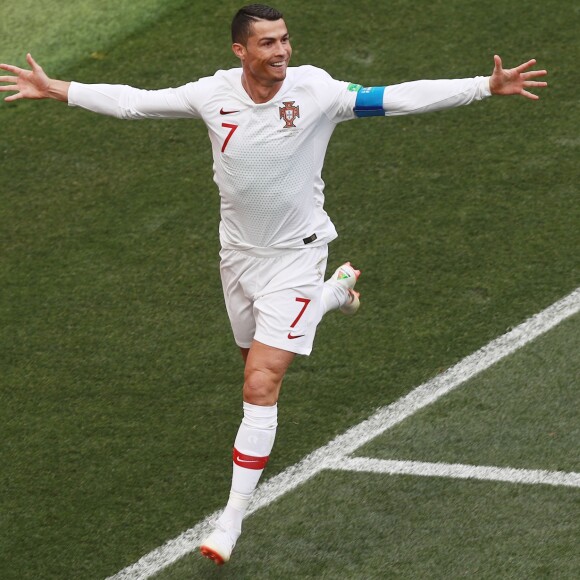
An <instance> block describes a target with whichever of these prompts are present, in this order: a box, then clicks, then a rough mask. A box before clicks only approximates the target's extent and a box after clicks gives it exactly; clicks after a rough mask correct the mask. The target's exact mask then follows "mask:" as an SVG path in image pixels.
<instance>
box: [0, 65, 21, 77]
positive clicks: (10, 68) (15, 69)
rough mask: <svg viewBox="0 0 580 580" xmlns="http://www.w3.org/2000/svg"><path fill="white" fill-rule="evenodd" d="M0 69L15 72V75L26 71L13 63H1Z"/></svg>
mask: <svg viewBox="0 0 580 580" xmlns="http://www.w3.org/2000/svg"><path fill="white" fill-rule="evenodd" d="M0 69H2V70H7V71H8V72H11V73H14V74H15V75H19V74H21V73H23V72H24V70H23V69H21V68H19V67H17V66H14V65H12V64H0Z"/></svg>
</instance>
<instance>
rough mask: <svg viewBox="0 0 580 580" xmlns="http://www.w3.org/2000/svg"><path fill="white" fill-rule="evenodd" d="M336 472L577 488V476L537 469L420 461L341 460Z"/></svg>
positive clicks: (348, 458) (578, 478)
mask: <svg viewBox="0 0 580 580" xmlns="http://www.w3.org/2000/svg"><path fill="white" fill-rule="evenodd" d="M331 469H333V470H336V471H357V472H362V473H383V474H389V475H419V476H423V477H450V478H455V479H478V480H482V481H502V482H506V483H525V484H536V485H537V484H544V485H556V486H564V487H580V473H575V472H566V471H544V470H541V469H515V468H512V467H495V466H490V465H464V464H461V463H427V462H424V461H394V460H385V459H375V458H372V457H345V458H343V459H342V460H341V461H340V463H338V462H337V463H336V464H335V465H333V466H332V468H331Z"/></svg>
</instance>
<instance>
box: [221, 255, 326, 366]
mask: <svg viewBox="0 0 580 580" xmlns="http://www.w3.org/2000/svg"><path fill="white" fill-rule="evenodd" d="M220 257H221V263H220V272H221V279H222V286H223V290H224V298H225V302H226V309H227V311H228V316H229V317H230V323H231V325H232V330H233V333H234V339H235V341H236V344H237V345H238V346H239V347H241V348H249V347H250V346H251V344H252V341H253V340H257V341H259V342H261V343H263V344H266V345H268V346H273V347H276V348H281V349H283V350H287V351H290V352H295V353H297V354H305V355H308V354H310V352H311V351H312V344H313V342H314V335H315V334H316V327H317V326H318V323H319V322H320V319H321V318H322V312H323V310H322V288H323V284H324V272H325V271H326V261H327V259H328V246H326V245H323V246H315V247H312V248H305V249H300V250H293V251H289V252H286V253H284V254H282V255H280V256H276V257H273V258H272V257H271V258H258V257H255V256H251V255H248V254H247V252H239V251H236V250H224V249H222V251H221V252H220Z"/></svg>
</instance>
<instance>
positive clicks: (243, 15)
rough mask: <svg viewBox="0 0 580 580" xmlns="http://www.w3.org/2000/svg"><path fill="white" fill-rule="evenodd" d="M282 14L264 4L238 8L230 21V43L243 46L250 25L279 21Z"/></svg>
mask: <svg viewBox="0 0 580 580" xmlns="http://www.w3.org/2000/svg"><path fill="white" fill-rule="evenodd" d="M281 18H283V15H282V12H280V11H279V10H276V8H272V7H271V6H266V5H265V4H249V5H248V6H244V7H243V8H240V9H239V10H238V11H237V12H236V15H235V16H234V19H233V20H232V42H237V43H239V44H243V45H245V44H246V43H247V42H248V38H249V36H250V31H251V27H252V24H253V23H254V22H256V20H280V19H281Z"/></svg>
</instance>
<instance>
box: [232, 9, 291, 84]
mask: <svg viewBox="0 0 580 580" xmlns="http://www.w3.org/2000/svg"><path fill="white" fill-rule="evenodd" d="M232 48H233V51H234V53H235V54H236V56H237V57H238V58H239V59H240V60H241V61H242V67H243V69H244V75H245V76H246V78H247V80H249V81H250V82H256V83H259V84H261V85H264V86H274V85H276V84H278V83H281V82H282V81H283V80H284V79H285V78H286V68H287V67H288V63H289V62H290V57H291V56H292V47H291V46H290V38H289V36H288V29H287V28H286V24H285V23H284V20H282V19H280V20H274V21H271V20H258V21H256V22H254V23H253V24H252V27H251V34H250V36H249V38H248V42H247V43H246V46H244V45H242V44H238V43H236V44H234V45H233V47H232Z"/></svg>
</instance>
